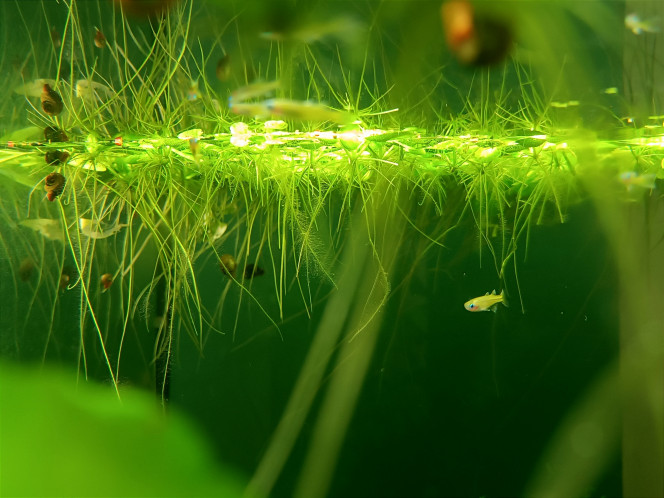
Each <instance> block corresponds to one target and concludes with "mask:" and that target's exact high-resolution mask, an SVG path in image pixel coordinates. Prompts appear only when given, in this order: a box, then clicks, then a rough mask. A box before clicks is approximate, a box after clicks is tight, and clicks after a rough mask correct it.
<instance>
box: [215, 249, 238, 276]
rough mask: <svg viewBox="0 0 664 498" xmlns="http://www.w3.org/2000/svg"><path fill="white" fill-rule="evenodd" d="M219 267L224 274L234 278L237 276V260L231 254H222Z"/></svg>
mask: <svg viewBox="0 0 664 498" xmlns="http://www.w3.org/2000/svg"><path fill="white" fill-rule="evenodd" d="M219 267H220V268H221V271H222V273H223V274H224V275H226V276H227V277H231V278H232V277H234V276H235V270H236V269H237V261H235V258H234V257H233V256H232V255H231V254H222V255H221V258H220V259H219Z"/></svg>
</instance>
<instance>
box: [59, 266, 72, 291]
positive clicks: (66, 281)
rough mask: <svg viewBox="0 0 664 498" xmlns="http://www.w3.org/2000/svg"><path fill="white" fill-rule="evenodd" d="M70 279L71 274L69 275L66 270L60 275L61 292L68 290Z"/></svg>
mask: <svg viewBox="0 0 664 498" xmlns="http://www.w3.org/2000/svg"><path fill="white" fill-rule="evenodd" d="M70 279H71V277H70V276H69V273H67V272H66V271H65V270H62V273H61V274H60V284H59V285H58V287H59V288H60V290H61V291H65V290H67V286H68V285H69V280H70Z"/></svg>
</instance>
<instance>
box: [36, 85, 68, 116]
mask: <svg viewBox="0 0 664 498" xmlns="http://www.w3.org/2000/svg"><path fill="white" fill-rule="evenodd" d="M41 105H42V109H44V112H45V113H46V114H48V115H49V116H57V115H58V114H60V113H61V112H62V108H63V105H62V98H61V97H60V94H59V93H58V92H56V91H55V90H53V89H52V88H51V85H49V84H48V83H46V84H44V87H43V88H42V93H41Z"/></svg>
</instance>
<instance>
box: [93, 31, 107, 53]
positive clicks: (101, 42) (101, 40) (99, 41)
mask: <svg viewBox="0 0 664 498" xmlns="http://www.w3.org/2000/svg"><path fill="white" fill-rule="evenodd" d="M95 29H96V32H95V38H94V44H95V47H97V48H104V47H105V46H106V37H105V36H104V33H102V32H101V31H99V29H98V28H95Z"/></svg>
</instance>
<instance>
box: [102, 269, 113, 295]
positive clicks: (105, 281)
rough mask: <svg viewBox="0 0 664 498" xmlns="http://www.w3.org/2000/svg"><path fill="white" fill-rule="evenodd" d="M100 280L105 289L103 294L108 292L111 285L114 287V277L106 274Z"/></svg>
mask: <svg viewBox="0 0 664 498" xmlns="http://www.w3.org/2000/svg"><path fill="white" fill-rule="evenodd" d="M100 280H101V286H102V287H103V288H104V290H103V291H102V292H104V291H107V290H108V289H109V288H110V287H111V285H113V275H111V274H110V273H104V274H103V275H102V276H101V279H100Z"/></svg>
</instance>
